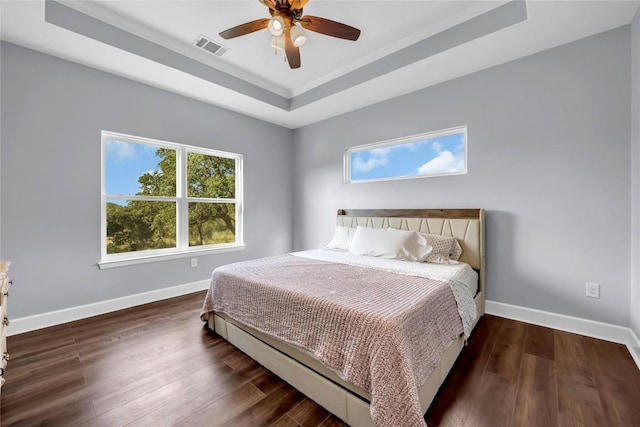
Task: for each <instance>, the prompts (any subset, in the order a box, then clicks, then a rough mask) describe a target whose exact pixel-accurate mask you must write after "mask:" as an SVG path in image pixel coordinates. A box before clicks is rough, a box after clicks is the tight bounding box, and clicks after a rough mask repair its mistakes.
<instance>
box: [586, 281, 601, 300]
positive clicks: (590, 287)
mask: <svg viewBox="0 0 640 427" xmlns="http://www.w3.org/2000/svg"><path fill="white" fill-rule="evenodd" d="M585 285H586V291H587V296H588V297H589V298H600V285H599V284H597V283H589V282H587V283H585Z"/></svg>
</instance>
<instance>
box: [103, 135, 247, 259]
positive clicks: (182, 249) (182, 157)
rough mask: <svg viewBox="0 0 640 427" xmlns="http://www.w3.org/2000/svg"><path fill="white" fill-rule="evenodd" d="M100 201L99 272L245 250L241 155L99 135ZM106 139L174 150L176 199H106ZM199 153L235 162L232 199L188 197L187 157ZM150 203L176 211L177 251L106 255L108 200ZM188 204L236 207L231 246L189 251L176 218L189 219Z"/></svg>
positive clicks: (182, 223) (185, 225)
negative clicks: (170, 204) (171, 206)
mask: <svg viewBox="0 0 640 427" xmlns="http://www.w3.org/2000/svg"><path fill="white" fill-rule="evenodd" d="M101 134H102V136H101V200H100V207H101V212H100V246H101V248H100V254H101V255H100V261H98V263H97V264H98V266H99V267H100V269H105V268H114V267H123V266H127V265H135V264H143V263H149V262H157V261H166V260H170V259H178V258H186V257H192V256H195V255H209V254H215V253H221V252H233V251H239V250H244V249H245V245H244V236H243V234H244V233H243V231H244V224H243V222H244V221H243V201H244V197H243V156H242V154H236V153H228V152H224V151H219V150H213V149H206V148H202V147H195V146H191V145H186V144H178V143H175V142H169V141H162V140H158V139H151V138H144V137H139V136H133V135H126V134H122V133H117V132H111V131H105V130H103V131H102V132H101ZM107 139H122V140H125V141H130V142H134V143H142V144H146V145H152V146H156V147H164V148H171V149H174V150H176V174H177V176H176V197H170V196H135V195H114V194H112V195H107V193H106V167H105V162H106V150H105V141H106V140H107ZM188 152H192V153H200V154H206V155H210V156H216V157H224V158H229V159H234V160H235V162H236V181H235V182H236V191H235V196H236V197H235V199H215V198H197V197H187V183H186V179H184V176H183V171H186V167H187V156H186V153H188ZM112 199H121V200H150V201H166V202H175V203H176V206H177V209H179V210H180V211H179V216H178V217H177V218H176V228H177V229H176V245H177V247H176V248H166V249H153V250H148V251H137V252H126V253H118V254H107V215H106V204H107V200H112ZM189 202H222V203H235V204H236V233H235V236H236V241H235V242H234V243H226V244H217V245H204V246H194V247H189V237H188V236H189V233H188V226H189V225H188V220H184V221H180V220H179V219H178V218H188V211H189Z"/></svg>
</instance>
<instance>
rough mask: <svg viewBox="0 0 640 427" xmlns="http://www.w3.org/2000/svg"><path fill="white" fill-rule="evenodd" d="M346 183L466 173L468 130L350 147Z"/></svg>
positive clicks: (433, 133)
mask: <svg viewBox="0 0 640 427" xmlns="http://www.w3.org/2000/svg"><path fill="white" fill-rule="evenodd" d="M344 172H345V177H344V180H345V183H347V184H348V183H355V182H368V181H388V180H392V179H408V178H421V177H428V176H442V175H460V174H465V173H467V127H466V126H461V127H457V128H453V129H447V130H443V131H438V132H430V133H424V134H421V135H415V136H410V137H406V138H399V139H394V140H391V141H383V142H376V143H373V144H367V145H360V146H358V147H352V148H347V149H346V150H345V156H344Z"/></svg>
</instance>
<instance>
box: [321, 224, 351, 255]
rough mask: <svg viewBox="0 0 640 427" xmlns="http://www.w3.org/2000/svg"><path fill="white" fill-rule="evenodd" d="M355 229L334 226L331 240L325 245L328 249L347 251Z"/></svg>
mask: <svg viewBox="0 0 640 427" xmlns="http://www.w3.org/2000/svg"><path fill="white" fill-rule="evenodd" d="M355 232H356V229H355V228H353V227H344V226H342V225H338V226H336V230H335V231H334V233H333V238H332V239H331V241H330V242H329V244H328V245H327V248H329V249H342V250H345V251H348V250H349V248H350V247H351V241H352V240H353V235H354V234H355Z"/></svg>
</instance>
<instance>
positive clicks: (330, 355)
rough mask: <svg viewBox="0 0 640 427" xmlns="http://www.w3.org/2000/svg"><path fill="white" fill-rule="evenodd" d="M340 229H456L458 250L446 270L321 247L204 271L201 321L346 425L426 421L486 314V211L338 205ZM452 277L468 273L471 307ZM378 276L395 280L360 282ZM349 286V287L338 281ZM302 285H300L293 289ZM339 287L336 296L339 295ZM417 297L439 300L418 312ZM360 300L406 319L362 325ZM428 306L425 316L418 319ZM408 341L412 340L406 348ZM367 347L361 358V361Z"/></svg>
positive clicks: (438, 231) (447, 232)
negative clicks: (206, 283)
mask: <svg viewBox="0 0 640 427" xmlns="http://www.w3.org/2000/svg"><path fill="white" fill-rule="evenodd" d="M336 225H337V227H338V228H342V227H350V228H349V229H350V230H351V229H355V228H356V227H366V229H367V230H366V231H369V229H378V230H387V229H389V228H393V229H398V230H406V231H417V232H420V233H426V234H428V235H431V236H433V235H437V236H452V237H454V238H455V240H456V241H457V242H458V243H459V245H460V248H461V249H462V253H461V255H460V258H459V263H456V262H452V263H451V265H447V264H444V265H427V264H430V263H411V262H406V261H397V260H381V261H378V260H374V261H371V262H374V263H376V264H375V265H373V266H369V265H365V264H366V263H368V262H369V260H368V258H373V257H362V256H360V255H353V254H350V253H348V252H346V253H342V252H344V251H340V250H320V251H303V252H298V253H293V254H289V255H286V256H280V257H270V258H266V259H261V260H254V261H249V262H245V263H237V264H232V265H230V266H223V267H220V268H218V269H216V270H215V271H214V273H213V275H212V285H211V287H210V289H209V292H208V293H207V297H206V298H205V302H204V305H203V310H202V313H201V318H202V319H203V320H205V321H206V322H207V326H208V328H209V329H210V330H211V331H213V332H215V333H216V334H218V335H219V336H221V337H222V338H224V339H225V340H227V341H229V342H230V343H231V344H233V345H234V346H235V347H237V348H238V349H240V350H241V351H243V352H244V353H246V354H247V355H249V356H250V357H251V358H253V359H255V360H256V361H258V362H259V363H260V364H262V365H263V366H265V367H266V368H267V369H269V370H271V371H272V372H274V373H275V374H276V375H278V376H279V377H281V378H282V379H283V380H285V381H286V382H288V383H289V384H291V385H292V386H293V387H295V388H297V389H298V390H300V391H301V392H302V393H304V394H305V395H306V396H308V397H309V398H310V399H312V400H314V401H315V402H317V403H318V404H319V405H321V406H323V407H324V408H326V409H327V410H328V411H330V412H331V413H333V414H334V415H336V416H337V417H338V418H340V419H341V420H343V421H344V422H346V423H347V424H349V425H352V426H371V425H378V426H384V425H416V426H418V425H425V423H424V420H423V418H422V417H423V414H424V413H425V412H426V410H427V409H428V407H429V405H430V404H431V402H432V400H433V398H434V397H435V395H436V393H437V391H438V389H439V387H440V385H441V384H442V383H443V382H444V380H445V378H446V376H447V374H448V373H449V371H450V369H451V368H452V366H453V364H454V363H455V361H456V359H457V357H458V355H459V354H460V352H461V350H462V348H463V347H464V343H465V339H466V338H467V337H468V336H469V334H470V333H471V330H472V329H473V328H474V327H475V325H476V324H477V321H478V319H479V318H480V316H482V315H483V314H484V295H485V287H484V286H485V283H484V278H485V271H484V264H485V255H484V253H485V252H484V211H483V210H482V209H410V210H408V209H400V210H363V209H357V210H342V209H341V210H339V211H338V215H337V221H336ZM363 231H364V230H363ZM363 260H364V261H363ZM422 264H424V266H423V265H422ZM398 266H400V267H398ZM414 267H415V268H416V269H418V270H416V271H417V272H414V271H413V270H412V269H413V268H414ZM423 268H426V270H425V271H426V273H424V272H423V271H422V269H423ZM400 269H401V270H400ZM406 269H409V270H411V271H409V272H407V271H406ZM432 272H435V274H436V277H431V276H430V275H431V274H432ZM365 274H366V275H367V276H366V279H360V280H362V281H366V283H356V282H357V279H356V278H357V277H360V276H362V277H365ZM369 275H371V277H369ZM292 277H293V278H294V280H292ZM460 277H464V278H465V280H471V279H469V277H474V278H475V279H474V280H475V282H476V283H475V287H473V289H472V290H470V291H469V292H472V294H471V295H469V296H465V297H464V298H466V299H467V300H469V301H470V304H471V305H472V306H473V310H471V311H470V310H468V305H469V303H465V302H464V301H463V300H464V298H463V297H462V296H460V295H462V294H463V293H464V292H462V293H461V291H459V290H456V289H464V287H460V285H459V284H458V282H461V283H462V281H461V280H458V279H459V278H460ZM295 278H297V279H295ZM352 278H353V283H351V282H350V281H351V280H352ZM296 281H297V282H299V283H293V284H292V285H285V283H288V282H296ZM374 282H376V283H377V282H381V283H382V282H384V283H389V284H391V283H393V287H387V288H382V290H378V288H373V287H372V288H367V287H366V286H369V285H371V284H373V283H374ZM416 282H419V287H415V286H416ZM445 282H446V283H447V286H443V285H442V283H445ZM345 283H349V286H342V285H344V284H345ZM302 285H304V286H305V287H307V286H308V289H307V290H305V295H304V296H298V293H299V292H298V290H299V288H300V287H301V286H302ZM287 286H289V288H288V287H287ZM340 286H342V287H340ZM358 286H361V287H362V288H361V289H360V291H358V289H359V288H358ZM363 286H365V287H363ZM371 286H373V285H371ZM465 286H467V287H469V289H471V287H470V286H468V285H465ZM273 287H275V288H277V289H276V290H273V289H271V288H273ZM352 287H353V291H352V290H351V289H352ZM369 289H371V290H369ZM389 289H391V290H392V291H390V290H389ZM214 291H215V292H214ZM452 291H453V292H452ZM274 292H275V293H274ZM350 292H351V293H350ZM389 292H392V293H389ZM214 293H215V294H216V302H215V304H214V302H213V299H214V298H213V295H214ZM269 293H274V294H273V295H270V294H269ZM423 293H424V294H425V295H424V298H423V295H422V294H423ZM335 294H341V295H340V296H339V297H340V299H337V298H338V296H336V295H335ZM358 294H361V295H362V294H366V298H362V299H363V300H364V301H361V300H358V301H357V302H353V301H351V300H355V299H358V298H357V295H358ZM378 294H380V295H378ZM404 294H406V295H405V296H403V295H404ZM427 294H428V296H427ZM297 298H304V300H303V299H300V300H298V299H297ZM350 298H351V300H350ZM384 298H387V300H385V299H384ZM403 298H405V299H404V300H403ZM407 298H408V299H407ZM269 299H272V300H277V301H276V303H277V304H278V305H277V308H275V309H274V308H273V307H272V306H270V305H268V303H267V300H269ZM423 299H424V301H427V300H432V299H435V300H436V302H435V303H431V304H435V305H434V306H433V308H430V309H428V310H426V309H424V308H422V306H421V304H422V300H423ZM306 300H308V301H306ZM345 300H348V301H347V302H344V301H345ZM391 300H393V301H391ZM242 301H244V302H242ZM414 301H415V303H414ZM452 301H453V302H452ZM272 303H273V302H272ZM352 303H353V304H356V305H350V304H352ZM303 304H306V305H303ZM425 304H426V302H425ZM361 305H366V306H367V309H369V307H370V306H371V307H372V308H371V310H372V311H374V312H376V313H382V312H384V313H385V315H387V314H388V313H391V314H392V316H391V317H393V318H394V319H396V318H397V319H400V318H401V319H402V321H401V322H404V323H399V325H400V326H398V324H396V323H394V322H388V321H387V319H386V318H384V319H382V320H380V321H379V322H378V323H374V324H373V325H371V327H370V328H369V329H365V326H363V325H365V324H367V323H371V322H369V320H367V319H368V318H366V317H365V316H363V315H362V314H361V313H360V312H359V309H360V306H361ZM396 305H402V306H403V307H409V310H410V312H411V314H406V313H405V312H403V313H402V314H401V315H398V316H396V312H395V311H394V310H395V306H396ZM464 306H467V308H466V309H465V310H466V312H465V313H463V311H462V310H463V308H464ZM403 310H404V308H403ZM427 311H428V312H429V313H430V314H428V315H427V314H424V315H423V313H426V312H427ZM453 312H455V316H454V314H452V313H453ZM275 313H277V315H276V314H275ZM416 313H419V315H418V314H416ZM469 313H472V314H469ZM363 317H364V318H365V320H362V319H363ZM453 317H456V319H457V320H453ZM283 319H284V320H283ZM447 319H448V320H447ZM376 321H377V320H376ZM280 322H284V323H283V325H279V326H278V327H279V328H280V329H277V327H276V325H275V324H277V323H280ZM359 322H360V323H359ZM421 322H422V323H421ZM425 322H427V323H425ZM309 325H311V326H309ZM334 325H340V328H339V330H341V331H343V332H344V331H346V333H347V335H348V336H344V335H343V336H340V337H337V338H336V337H333V336H332V335H328V334H329V333H335V332H331V331H332V330H333V329H337V327H334ZM305 328H308V329H305ZM452 328H453V329H452ZM317 329H319V330H318V331H316V330H317ZM274 331H276V332H274ZM310 331H311V332H310ZM454 332H455V333H454ZM399 337H401V338H399ZM348 340H351V341H353V342H351V341H349V342H348V343H347V344H344V347H345V348H344V349H343V348H339V346H338V345H337V344H336V343H337V342H338V343H339V342H343V341H344V342H347V341H348ZM407 342H410V343H412V344H411V345H410V346H409V345H407ZM427 342H428V344H427ZM372 343H375V344H372ZM413 343H420V344H416V347H415V348H413V347H412V346H413V345H414V344H413ZM356 353H357V354H358V355H359V357H360V358H356V357H355V356H353V354H356ZM363 354H364V358H365V359H367V360H365V361H362V362H360V359H362V357H361V356H363ZM354 361H357V362H354Z"/></svg>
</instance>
